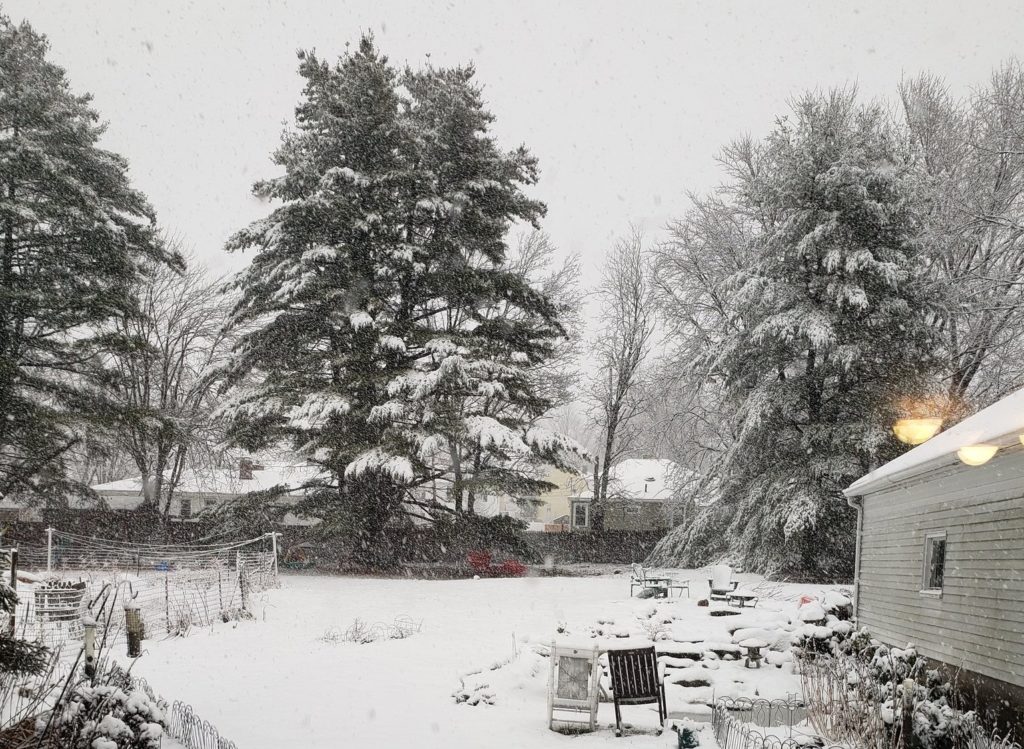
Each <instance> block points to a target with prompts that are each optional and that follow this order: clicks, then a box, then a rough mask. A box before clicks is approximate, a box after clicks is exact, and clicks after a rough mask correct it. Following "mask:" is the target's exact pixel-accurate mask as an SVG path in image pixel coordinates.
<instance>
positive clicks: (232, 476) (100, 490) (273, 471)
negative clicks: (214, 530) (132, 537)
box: [91, 460, 317, 526]
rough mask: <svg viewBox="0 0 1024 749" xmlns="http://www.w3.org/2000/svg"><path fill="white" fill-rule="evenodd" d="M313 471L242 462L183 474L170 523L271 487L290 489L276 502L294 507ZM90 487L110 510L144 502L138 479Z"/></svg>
mask: <svg viewBox="0 0 1024 749" xmlns="http://www.w3.org/2000/svg"><path fill="white" fill-rule="evenodd" d="M316 470H317V469H316V468H314V467H312V466H307V465H286V464H279V465H260V464H254V463H252V462H251V461H245V460H243V461H241V462H240V464H239V466H238V467H237V468H212V469H209V470H206V471H186V472H185V473H184V474H183V475H182V476H181V479H180V481H179V483H178V485H177V487H176V489H175V492H174V496H173V498H172V500H171V505H170V508H169V515H170V517H171V519H172V520H174V521H178V522H189V521H191V520H193V519H194V518H196V516H198V515H199V514H200V513H201V512H202V511H203V510H205V509H207V508H210V507H214V506H217V505H221V504H224V503H226V502H231V501H233V500H236V499H238V498H239V497H242V496H244V495H246V494H249V493H251V492H258V491H265V490H267V489H271V488H273V487H275V486H286V487H288V488H289V489H290V490H291V491H289V492H288V493H287V494H286V495H285V496H283V497H281V498H279V499H278V500H276V501H277V502H279V503H281V504H296V503H298V502H299V500H300V499H301V498H302V493H301V491H298V490H297V488H298V487H301V485H302V484H303V483H304V482H305V481H307V480H308V479H310V478H312V477H313V476H314V475H315V472H316ZM91 488H92V490H93V491H95V492H96V493H97V494H98V495H99V496H100V497H101V498H102V499H103V500H104V501H105V502H106V504H107V507H109V508H110V509H111V510H121V511H124V510H134V509H136V508H137V507H139V506H140V505H141V504H142V501H143V499H144V494H143V491H142V479H141V477H138V476H136V477H134V478H128V479H122V480H120V481H111V482H108V483H105V484H97V485H95V486H93V487H91ZM314 522H315V521H311V520H309V519H306V518H301V517H298V516H296V515H294V514H292V513H290V512H289V513H286V514H285V516H284V518H283V519H282V524H283V525H293V526H299V525H312V524H314Z"/></svg>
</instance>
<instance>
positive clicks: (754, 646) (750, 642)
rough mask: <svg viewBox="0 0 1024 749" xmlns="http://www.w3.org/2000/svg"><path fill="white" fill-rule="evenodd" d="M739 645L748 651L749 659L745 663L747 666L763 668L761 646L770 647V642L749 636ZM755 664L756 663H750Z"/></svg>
mask: <svg viewBox="0 0 1024 749" xmlns="http://www.w3.org/2000/svg"><path fill="white" fill-rule="evenodd" d="M739 646H740V647H741V648H743V649H744V650H746V651H747V659H746V661H744V663H743V665H744V666H746V667H747V668H761V658H762V655H761V648H766V647H768V643H767V642H765V641H764V640H759V639H757V638H756V637H748V638H747V639H746V640H743V641H742V642H740V643H739ZM750 664H754V665H750Z"/></svg>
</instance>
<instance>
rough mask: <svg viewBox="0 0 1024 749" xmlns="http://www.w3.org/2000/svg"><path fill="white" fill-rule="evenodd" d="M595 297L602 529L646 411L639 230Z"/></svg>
mask: <svg viewBox="0 0 1024 749" xmlns="http://www.w3.org/2000/svg"><path fill="white" fill-rule="evenodd" d="M596 296H597V300H598V303H599V305H600V310H599V314H600V319H601V320H602V323H603V324H602V325H601V328H600V330H599V331H598V333H597V335H596V336H595V337H594V340H593V341H592V348H591V350H592V353H593V357H594V360H595V369H594V374H593V377H592V379H591V382H590V387H589V392H588V394H587V396H588V400H589V406H590V413H591V418H592V419H593V420H594V422H595V425H596V426H597V428H598V429H599V430H600V433H601V435H600V441H599V444H600V448H599V449H600V452H599V453H598V454H597V455H596V456H595V461H594V499H593V505H592V509H591V518H592V521H591V522H592V524H593V527H594V528H595V529H596V530H601V529H602V528H603V521H604V502H605V500H606V499H607V495H608V479H609V472H610V470H611V466H612V465H613V464H614V463H616V462H617V461H618V460H619V459H620V458H621V457H622V456H623V454H624V453H625V452H626V451H627V450H629V448H630V447H631V446H632V445H633V443H634V442H635V440H636V436H637V433H636V431H635V429H634V426H635V424H636V420H637V417H638V416H639V415H640V414H641V413H642V412H643V410H644V406H645V399H644V386H645V383H644V381H643V365H644V362H645V360H646V359H647V355H648V353H649V351H650V346H651V340H652V338H653V336H654V329H655V315H654V304H653V299H652V287H651V280H650V277H649V274H648V266H647V252H646V250H645V249H644V237H643V234H642V233H641V232H640V231H639V230H637V229H634V230H633V231H632V232H631V234H630V235H629V237H627V238H625V239H622V240H620V241H619V242H618V243H617V244H616V246H615V248H614V250H613V251H612V254H611V255H610V256H609V257H608V259H607V261H606V262H605V266H604V272H603V275H602V280H601V285H600V286H599V287H598V290H597V294H596Z"/></svg>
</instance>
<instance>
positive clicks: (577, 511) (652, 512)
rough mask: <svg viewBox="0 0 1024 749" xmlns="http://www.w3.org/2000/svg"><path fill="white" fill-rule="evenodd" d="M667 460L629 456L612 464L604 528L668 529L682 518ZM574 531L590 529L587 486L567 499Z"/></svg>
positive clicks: (590, 497)
mask: <svg viewBox="0 0 1024 749" xmlns="http://www.w3.org/2000/svg"><path fill="white" fill-rule="evenodd" d="M674 470H675V464H674V463H673V462H672V461H670V460H654V459H640V458H631V459H628V460H623V461H621V462H619V463H616V464H615V465H614V466H612V468H611V471H610V474H609V481H608V499H607V500H606V501H605V503H604V505H605V507H604V529H605V530H608V531H658V530H668V529H669V528H672V527H674V526H675V525H678V524H679V523H681V522H682V521H683V519H684V517H683V512H684V507H685V505H684V503H683V502H682V501H680V499H679V497H678V496H677V492H676V491H675V489H674V488H673V486H672V484H671V481H672V475H671V474H672V472H673V471H674ZM570 502H571V512H570V522H571V528H572V530H574V531H584V532H585V531H588V530H590V528H591V517H590V511H591V503H592V502H593V492H592V491H591V489H590V488H589V487H588V488H587V489H586V491H583V492H580V493H578V494H576V495H574V496H572V497H571V499H570Z"/></svg>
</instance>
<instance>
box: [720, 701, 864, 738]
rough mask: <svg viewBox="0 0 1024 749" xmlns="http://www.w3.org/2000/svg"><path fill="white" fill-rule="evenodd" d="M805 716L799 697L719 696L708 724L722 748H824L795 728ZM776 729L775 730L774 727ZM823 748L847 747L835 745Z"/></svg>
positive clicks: (805, 712) (804, 709)
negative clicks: (779, 698)
mask: <svg viewBox="0 0 1024 749" xmlns="http://www.w3.org/2000/svg"><path fill="white" fill-rule="evenodd" d="M806 715H807V711H806V708H805V707H804V704H803V702H802V701H800V700H762V699H748V698H745V697H744V698H739V699H733V698H731V697H722V698H719V699H718V700H717V701H716V702H715V706H714V709H713V710H712V713H711V726H712V728H713V730H714V732H715V738H716V739H717V740H718V745H719V747H721V749H798V748H801V749H803V748H805V747H807V746H808V745H809V744H813V745H814V746H816V747H823V746H824V744H823V743H822V742H820V741H816V740H815V737H813V736H809V735H808V734H807V733H806V732H805V731H801V730H799V729H797V728H796V727H797V726H798V725H799V724H801V723H802V722H803V721H804V719H805V717H806ZM773 729H777V730H773ZM826 749H848V748H843V747H840V746H838V745H834V746H833V747H827V748H826Z"/></svg>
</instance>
